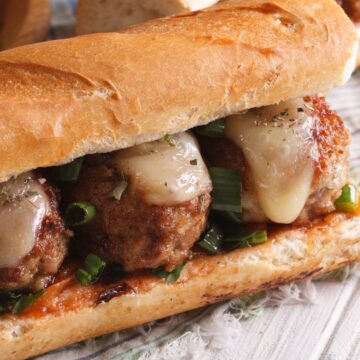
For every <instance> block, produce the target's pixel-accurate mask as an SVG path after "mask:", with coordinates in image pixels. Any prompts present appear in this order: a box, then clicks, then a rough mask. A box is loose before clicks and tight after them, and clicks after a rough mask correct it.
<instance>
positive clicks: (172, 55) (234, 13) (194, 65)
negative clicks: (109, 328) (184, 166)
mask: <svg viewBox="0 0 360 360" xmlns="http://www.w3.org/2000/svg"><path fill="white" fill-rule="evenodd" d="M220 20H221V21H220ZM219 21H220V22H219ZM221 24H226V26H223V25H221ZM264 34H266V36H264ZM357 47H358V42H357V35H356V32H355V30H354V27H353V25H352V24H351V22H350V20H349V19H348V18H347V17H346V15H345V14H344V12H343V11H342V10H341V9H340V7H339V6H338V5H337V4H336V3H335V2H333V1H332V0H320V1H317V2H316V3H314V2H313V1H311V0H304V1H302V2H293V1H290V0H275V1H272V2H267V3H266V4H264V3H263V2H262V1H260V0H252V1H237V0H234V1H228V2H225V3H221V4H219V5H217V6H215V7H213V8H209V9H207V10H203V11H197V12H194V13H189V14H188V15H186V14H183V15H179V16H174V17H169V18H164V19H159V20H154V21H150V22H148V23H145V24H142V25H139V26H134V27H132V28H129V29H128V30H126V31H124V32H121V33H108V34H95V35H86V36H83V37H77V38H73V39H69V40H58V41H51V42H46V43H41V44H36V45H30V46H25V47H21V48H17V49H12V50H9V51H5V52H3V53H1V54H0V83H1V84H2V86H1V91H0V117H1V119H2V121H1V126H0V138H1V139H2V147H1V149H0V163H1V169H0V180H2V181H4V180H6V179H8V178H9V177H10V176H13V175H17V174H20V173H22V172H25V171H27V170H31V169H34V168H38V167H47V166H53V165H60V164H63V163H67V162H69V161H71V160H73V159H74V158H77V157H80V156H82V155H84V154H90V153H101V152H109V151H113V150H116V149H120V148H125V147H129V146H133V145H136V144H139V143H143V142H148V141H152V140H154V139H159V138H161V137H162V136H164V134H173V133H178V132H181V131H184V130H187V129H189V128H192V127H194V126H198V125H201V124H205V123H208V122H210V121H212V120H214V119H216V118H219V117H222V116H226V115H230V114H233V113H236V112H239V111H243V110H246V109H249V108H253V107H258V106H265V105H269V104H276V103H278V102H280V101H281V100H284V99H288V98H294V97H300V96H305V95H309V94H314V93H318V92H326V91H328V90H329V89H331V88H333V87H335V86H338V85H341V84H343V83H344V82H345V81H346V80H347V79H348V78H349V76H350V75H351V72H352V70H353V68H354V66H355V59H356V55H357ZM319 54H321V56H319ZM324 59H326V61H324ZM16 139H21V142H19V141H17V140H16ZM29 149H32V151H31V152H30V151H29ZM9 154H11V156H9Z"/></svg>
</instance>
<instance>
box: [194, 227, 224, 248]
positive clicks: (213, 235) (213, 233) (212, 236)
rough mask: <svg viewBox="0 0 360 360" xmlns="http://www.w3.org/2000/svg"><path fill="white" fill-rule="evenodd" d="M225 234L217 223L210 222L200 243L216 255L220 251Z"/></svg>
mask: <svg viewBox="0 0 360 360" xmlns="http://www.w3.org/2000/svg"><path fill="white" fill-rule="evenodd" d="M223 238H224V234H223V232H222V231H221V229H220V228H219V227H218V226H217V225H216V224H210V227H209V229H208V231H207V232H206V234H205V235H204V237H203V238H202V239H201V240H200V241H199V242H198V245H199V246H201V247H202V248H203V249H204V250H206V251H207V252H208V253H209V254H212V255H215V254H217V253H218V252H219V251H220V248H221V244H222V240H223Z"/></svg>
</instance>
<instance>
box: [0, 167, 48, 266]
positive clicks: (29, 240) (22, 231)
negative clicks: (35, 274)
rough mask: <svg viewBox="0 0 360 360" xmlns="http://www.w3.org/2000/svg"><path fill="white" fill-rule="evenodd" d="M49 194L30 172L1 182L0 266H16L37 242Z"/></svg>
mask: <svg viewBox="0 0 360 360" xmlns="http://www.w3.org/2000/svg"><path fill="white" fill-rule="evenodd" d="M47 209H48V197H47V195H46V194H45V193H44V190H43V189H42V186H41V184H40V183H39V182H38V181H36V180H34V178H33V175H32V174H31V173H26V174H23V175H21V176H18V177H17V178H16V179H12V180H9V181H7V182H6V183H3V184H0V229H1V231H0V268H6V267H15V266H17V265H18V264H19V262H20V261H21V259H22V258H23V257H24V256H25V255H27V254H28V253H29V252H30V251H31V250H32V248H33V247H34V245H35V243H36V239H37V236H38V230H39V228H40V225H41V223H42V221H43V218H44V216H45V214H46V212H47Z"/></svg>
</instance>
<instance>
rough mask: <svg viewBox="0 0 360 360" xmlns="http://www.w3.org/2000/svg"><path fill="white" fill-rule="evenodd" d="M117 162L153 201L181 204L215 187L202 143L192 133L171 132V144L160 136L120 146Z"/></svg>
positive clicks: (163, 203) (153, 202)
mask: <svg viewBox="0 0 360 360" xmlns="http://www.w3.org/2000/svg"><path fill="white" fill-rule="evenodd" d="M115 163H116V166H117V168H118V170H119V171H122V172H123V173H124V174H126V176H128V177H129V178H130V185H131V187H132V188H134V189H136V190H139V191H141V192H142V193H143V194H144V196H145V200H146V201H147V202H148V203H149V204H153V205H175V204H180V203H183V202H185V201H189V200H191V199H193V198H195V197H197V196H199V195H200V194H202V193H204V192H206V191H211V180H210V177H209V173H208V171H207V168H206V166H205V164H204V161H203V159H202V157H201V154H200V151H199V145H198V144H197V142H196V140H195V138H194V137H193V136H192V135H190V134H189V133H181V134H176V135H173V136H171V138H170V144H169V143H167V142H165V141H162V140H160V141H153V142H151V143H146V144H142V145H138V146H135V147H132V148H129V149H125V150H120V151H118V152H117V153H116V155H115Z"/></svg>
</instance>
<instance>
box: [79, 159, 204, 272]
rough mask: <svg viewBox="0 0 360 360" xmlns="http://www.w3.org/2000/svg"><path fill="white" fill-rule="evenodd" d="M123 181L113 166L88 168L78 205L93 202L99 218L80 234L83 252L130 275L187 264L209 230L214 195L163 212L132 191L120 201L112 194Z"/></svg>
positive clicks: (165, 208) (83, 171)
mask: <svg viewBox="0 0 360 360" xmlns="http://www.w3.org/2000/svg"><path fill="white" fill-rule="evenodd" d="M103 159H104V162H106V160H105V158H103ZM122 179H123V177H122V175H120V174H119V173H118V172H117V170H116V169H115V168H114V167H112V166H111V164H110V163H107V164H87V165H86V166H85V167H84V168H83V170H82V172H81V177H80V179H79V181H78V183H77V185H76V187H75V188H74V189H73V192H72V196H73V200H78V201H80V200H81V201H89V202H90V203H92V204H93V205H95V207H96V209H97V215H96V217H95V219H94V220H93V221H92V222H91V223H89V224H88V225H86V226H83V227H81V228H78V229H77V231H78V233H77V235H78V236H79V240H78V241H79V244H80V247H81V249H86V251H92V252H95V253H96V254H98V255H100V256H101V257H102V258H104V259H105V260H106V261H108V262H114V263H119V264H121V265H122V266H123V268H124V270H125V271H134V270H139V269H145V268H157V267H160V266H166V267H167V269H171V268H172V267H174V266H176V265H178V264H181V263H182V262H184V261H185V260H186V259H187V257H188V255H189V250H190V249H191V247H192V246H193V244H194V243H195V242H196V241H197V240H198V239H199V237H200V235H201V233H202V232H203V231H204V229H205V226H206V221H207V216H208V211H209V205H210V195H209V193H204V194H202V195H200V196H198V197H195V198H194V199H192V200H190V201H187V202H185V203H182V204H180V205H175V206H159V205H150V204H148V203H147V202H146V201H145V198H144V195H143V194H141V193H140V192H139V191H134V190H133V189H132V187H131V186H128V188H127V189H126V190H125V192H124V193H123V194H122V197H121V200H115V199H113V198H112V197H111V196H110V194H111V193H112V191H113V189H114V188H115V187H116V186H117V185H118V184H119V182H120V181H121V180H122Z"/></svg>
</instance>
